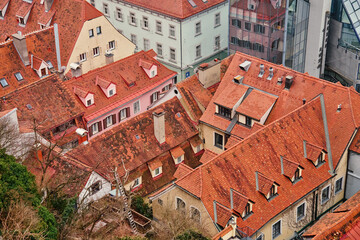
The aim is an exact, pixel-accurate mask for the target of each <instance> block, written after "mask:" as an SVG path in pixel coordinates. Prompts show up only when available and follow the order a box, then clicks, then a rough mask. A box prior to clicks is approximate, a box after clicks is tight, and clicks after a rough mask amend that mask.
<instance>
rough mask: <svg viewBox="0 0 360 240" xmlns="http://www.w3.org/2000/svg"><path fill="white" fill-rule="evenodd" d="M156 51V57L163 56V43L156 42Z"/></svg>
mask: <svg viewBox="0 0 360 240" xmlns="http://www.w3.org/2000/svg"><path fill="white" fill-rule="evenodd" d="M159 50H160V51H159ZM156 52H157V54H158V57H163V45H162V44H161V43H156Z"/></svg>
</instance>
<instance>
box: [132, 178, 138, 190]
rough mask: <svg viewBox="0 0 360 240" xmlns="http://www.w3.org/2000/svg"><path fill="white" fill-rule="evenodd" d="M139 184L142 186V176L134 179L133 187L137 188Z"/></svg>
mask: <svg viewBox="0 0 360 240" xmlns="http://www.w3.org/2000/svg"><path fill="white" fill-rule="evenodd" d="M138 186H140V178H137V179H135V180H134V182H133V186H132V187H133V188H136V187H138Z"/></svg>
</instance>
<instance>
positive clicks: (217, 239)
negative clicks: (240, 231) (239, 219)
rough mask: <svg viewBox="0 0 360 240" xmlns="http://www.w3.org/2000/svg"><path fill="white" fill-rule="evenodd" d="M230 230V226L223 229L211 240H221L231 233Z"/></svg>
mask: <svg viewBox="0 0 360 240" xmlns="http://www.w3.org/2000/svg"><path fill="white" fill-rule="evenodd" d="M232 229H233V227H232V226H231V225H229V226H227V227H226V228H224V230H222V231H221V232H219V233H218V234H216V235H215V236H213V237H212V240H222V239H223V238H222V237H223V236H225V235H226V234H227V233H229V232H231V230H232Z"/></svg>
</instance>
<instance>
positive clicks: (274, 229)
mask: <svg viewBox="0 0 360 240" xmlns="http://www.w3.org/2000/svg"><path fill="white" fill-rule="evenodd" d="M280 235H281V220H279V221H278V222H276V223H275V224H274V225H272V238H273V239H274V238H276V237H278V236H280Z"/></svg>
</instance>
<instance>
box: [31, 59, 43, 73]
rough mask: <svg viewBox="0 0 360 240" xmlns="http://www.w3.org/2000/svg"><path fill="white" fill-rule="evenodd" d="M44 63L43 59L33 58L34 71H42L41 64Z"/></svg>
mask: <svg viewBox="0 0 360 240" xmlns="http://www.w3.org/2000/svg"><path fill="white" fill-rule="evenodd" d="M42 62H43V60H42V59H40V58H38V57H36V56H32V66H33V68H34V69H36V70H40V66H41V63H42Z"/></svg>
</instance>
